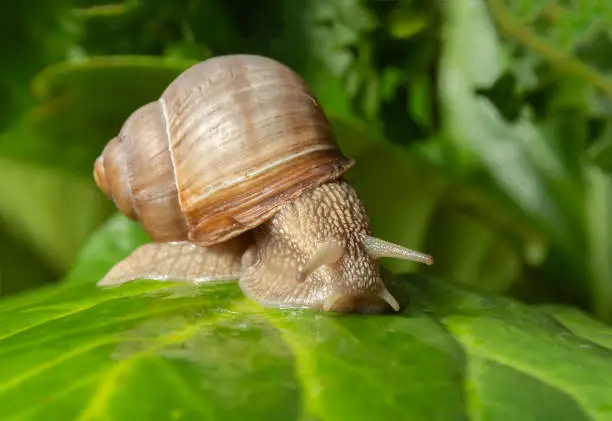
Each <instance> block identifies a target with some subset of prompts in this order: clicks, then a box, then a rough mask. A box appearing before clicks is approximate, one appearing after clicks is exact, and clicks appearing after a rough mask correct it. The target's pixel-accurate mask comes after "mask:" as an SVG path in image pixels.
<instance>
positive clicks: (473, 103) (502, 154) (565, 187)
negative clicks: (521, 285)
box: [439, 0, 587, 296]
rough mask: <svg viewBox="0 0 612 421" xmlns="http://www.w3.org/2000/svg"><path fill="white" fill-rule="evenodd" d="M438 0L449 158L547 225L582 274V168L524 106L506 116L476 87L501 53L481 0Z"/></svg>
mask: <svg viewBox="0 0 612 421" xmlns="http://www.w3.org/2000/svg"><path fill="white" fill-rule="evenodd" d="M444 5H445V7H446V10H445V14H446V19H447V21H446V32H445V43H444V47H443V52H442V58H441V69H440V76H439V77H440V86H441V87H440V98H441V99H443V101H442V111H443V118H444V132H445V134H446V137H445V144H444V145H445V148H446V150H447V152H448V155H449V156H452V157H453V159H454V163H453V162H449V164H450V165H453V166H454V167H456V168H457V172H459V173H462V174H464V175H463V176H464V177H466V178H483V175H485V177H486V178H488V179H489V178H490V180H491V181H492V182H491V184H490V187H491V191H492V192H493V193H492V194H495V191H496V190H497V191H499V192H502V194H503V195H504V196H505V197H506V198H507V199H508V204H509V205H510V206H512V207H513V208H514V209H518V210H520V211H521V212H523V213H524V214H525V215H526V216H528V217H529V218H531V219H532V220H533V221H536V222H537V224H538V225H539V226H540V227H541V228H542V229H543V230H544V231H545V232H546V233H547V236H548V237H549V238H550V240H551V245H552V247H553V249H554V250H555V251H556V252H557V254H558V255H559V256H561V259H560V264H561V265H563V268H564V271H565V272H567V273H571V276H572V277H575V278H579V277H582V276H585V272H586V263H585V262H586V256H585V249H586V247H587V246H586V243H585V236H584V227H583V222H584V208H583V206H582V204H583V203H584V195H585V193H584V189H583V185H582V184H581V183H580V180H579V179H578V180H577V176H576V172H575V167H578V169H581V167H580V166H579V159H580V156H579V155H577V154H574V155H572V158H573V162H574V164H575V165H573V166H569V165H565V163H564V158H565V157H566V155H565V154H564V148H563V146H562V145H560V144H559V143H558V142H556V140H557V139H556V138H555V137H554V136H552V135H551V134H550V133H549V132H547V131H546V130H545V128H543V127H540V126H537V125H535V124H534V122H533V116H532V115H531V112H530V110H529V109H528V108H527V107H523V109H522V110H521V112H520V114H519V117H518V118H517V120H516V121H514V122H511V121H508V120H506V119H504V117H503V116H502V115H501V113H500V111H499V110H498V109H497V108H496V107H495V105H494V104H493V103H492V102H491V101H490V100H489V99H488V98H486V97H484V96H481V95H479V94H478V90H480V89H486V88H490V87H492V86H493V84H494V83H495V82H496V81H497V80H498V79H499V78H500V77H502V75H503V74H504V72H505V70H506V68H507V57H506V56H505V55H504V51H503V49H502V46H501V44H500V42H499V40H498V36H497V34H496V32H495V29H494V26H493V23H492V22H491V20H490V19H489V16H488V12H487V9H486V5H485V1H484V0H480V1H468V0H458V1H454V2H445V3H444ZM475 45H477V46H478V48H474V46H475ZM483 170H484V171H483ZM568 288H570V289H571V291H572V294H574V295H582V296H584V295H586V291H585V289H584V284H583V283H580V282H572V284H571V285H569V286H568Z"/></svg>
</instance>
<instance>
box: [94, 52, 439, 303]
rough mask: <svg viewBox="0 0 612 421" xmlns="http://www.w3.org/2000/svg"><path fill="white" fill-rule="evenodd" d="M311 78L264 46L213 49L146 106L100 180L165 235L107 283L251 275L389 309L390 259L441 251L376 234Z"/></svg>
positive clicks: (298, 297) (274, 296) (98, 170)
mask: <svg viewBox="0 0 612 421" xmlns="http://www.w3.org/2000/svg"><path fill="white" fill-rule="evenodd" d="M353 165H354V161H353V160H352V159H349V158H347V157H345V156H343V155H342V153H341V151H340V150H339V147H338V146H337V144H336V142H335V140H334V136H333V133H332V130H331V127H330V125H329V123H328V121H327V119H326V116H325V114H324V112H323V111H322V110H321V108H320V106H319V105H318V102H317V100H316V99H315V98H314V96H313V95H312V93H311V92H310V90H309V88H308V87H307V86H306V84H305V82H304V81H303V80H302V78H301V77H300V76H299V75H297V74H296V73H295V72H293V71H292V70H291V69H289V68H288V67H287V66H285V65H283V64H281V63H279V62H277V61H275V60H272V59H269V58H266V57H261V56H254V55H229V56H220V57H215V58H211V59H208V60H206V61H203V62H201V63H198V64H196V65H194V66H192V67H191V68H189V69H187V70H186V71H185V72H183V73H182V74H181V75H180V76H179V77H177V78H176V79H175V80H174V81H173V82H172V83H171V84H170V85H169V86H168V87H167V89H166V90H165V91H164V92H163V94H162V95H161V96H160V98H159V99H158V100H157V101H154V102H152V103H149V104H146V105H144V106H142V107H140V108H139V109H137V110H136V111H135V112H134V113H132V115H130V116H129V118H128V119H127V120H126V122H125V123H124V125H123V127H122V128H121V131H120V133H119V135H118V136H117V137H115V138H113V139H111V140H110V141H109V143H108V144H107V145H106V147H105V148H104V151H103V152H102V154H101V155H100V157H98V159H97V160H96V163H95V166H94V178H95V181H96V184H97V185H98V187H99V188H100V189H101V190H102V191H104V192H105V193H106V194H107V196H108V197H109V198H111V199H112V200H113V201H114V203H115V205H116V206H117V208H118V209H119V210H120V211H121V212H122V213H123V214H125V215H126V216H128V217H130V218H132V219H133V220H137V221H139V222H140V223H141V225H142V226H143V228H144V229H145V231H146V232H147V233H148V235H149V236H150V238H151V240H152V242H151V243H148V244H145V245H143V246H141V247H139V248H137V249H136V250H134V252H132V254H130V255H129V256H128V257H126V258H125V259H124V260H122V261H120V262H119V263H117V264H116V265H115V266H114V267H113V268H112V269H111V270H110V271H109V272H108V273H107V274H106V276H105V277H104V278H103V279H102V280H101V281H100V282H99V283H98V284H99V285H112V284H121V283H124V282H128V281H132V280H136V279H153V280H172V281H185V282H212V281H235V280H238V282H239V285H240V287H241V289H242V291H243V292H244V293H245V295H247V296H248V297H249V298H251V299H253V300H254V301H257V302H259V303H261V304H262V305H264V306H266V307H306V308H317V309H322V310H326V311H368V312H382V311H385V310H386V309H388V308H389V307H391V308H393V309H395V310H398V309H399V304H398V302H397V301H396V300H395V298H394V297H393V296H392V295H391V294H390V293H389V291H388V290H387V288H386V287H385V285H384V283H383V280H382V278H381V276H380V271H379V267H378V262H377V259H379V258H380V257H395V258H402V259H411V260H416V261H420V262H423V263H427V264H431V263H432V259H431V257H430V256H428V255H425V254H422V253H419V252H416V251H414V250H410V249H407V248H404V247H401V246H399V245H395V244H392V243H389V242H386V241H384V240H380V239H377V238H375V237H372V235H371V233H370V228H369V220H368V217H367V213H366V210H365V208H364V206H363V204H362V202H361V200H360V199H359V197H358V195H357V193H356V191H355V190H354V189H353V188H352V186H351V185H350V184H349V183H348V182H346V181H345V180H344V179H343V177H342V176H343V174H345V173H346V172H347V171H348V170H349V169H350V168H351V167H352V166H353Z"/></svg>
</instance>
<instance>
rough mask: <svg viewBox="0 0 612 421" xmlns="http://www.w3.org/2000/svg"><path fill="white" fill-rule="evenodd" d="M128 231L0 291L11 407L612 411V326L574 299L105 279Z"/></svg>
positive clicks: (165, 416) (92, 411)
mask: <svg viewBox="0 0 612 421" xmlns="http://www.w3.org/2000/svg"><path fill="white" fill-rule="evenodd" d="M122 229H123V230H124V232H123V234H124V235H128V236H131V237H132V238H136V237H138V236H140V235H141V231H140V230H139V228H138V226H137V225H136V224H127V225H124V226H123V228H122ZM119 233H120V232H119V231H118V226H115V227H114V228H112V229H109V230H108V231H105V232H102V233H100V234H99V235H98V236H97V237H95V238H94V239H93V240H92V243H91V244H90V245H89V251H88V252H87V253H84V255H83V258H82V260H81V262H80V263H79V265H80V267H81V268H80V269H79V273H78V275H77V274H76V272H75V273H73V274H72V276H78V277H82V279H81V280H79V281H77V280H76V279H73V282H67V283H64V284H62V285H60V286H58V287H55V288H47V289H43V290H40V291H38V292H37V293H32V294H24V295H22V296H17V297H13V298H12V299H9V300H5V301H4V302H2V303H0V318H1V319H2V325H1V327H0V372H1V373H2V377H1V379H0V418H1V419H3V420H47V419H80V420H92V419H97V420H123V419H128V418H136V419H158V420H173V419H182V420H201V419H246V418H247V417H252V418H253V419H262V420H276V419H278V420H293V419H296V420H374V419H394V420H399V419H410V420H414V421H419V420H426V421H431V420H440V421H443V420H468V419H470V420H471V419H474V420H476V419H478V420H481V419H495V420H524V419H530V420H551V419H554V420H559V421H562V420H569V421H580V420H610V419H612V412H611V409H610V390H611V389H612V376H611V374H612V349H611V348H610V346H611V345H612V344H611V343H610V341H609V338H610V337H611V335H612V329H611V328H610V327H608V326H605V325H603V324H601V323H599V322H597V321H595V320H592V319H589V318H588V317H587V316H586V315H584V314H581V313H577V312H576V311H575V310H572V309H564V308H557V307H555V308H553V309H552V310H551V312H550V314H549V313H547V310H545V309H537V308H531V307H529V306H526V305H524V304H521V303H518V302H515V301H512V300H508V299H504V298H499V297H494V296H481V295H478V294H475V293H474V292H470V291H468V290H465V289H462V288H460V287H458V286H456V285H454V284H452V283H447V282H444V281H441V280H439V279H430V278H423V277H416V276H401V277H397V278H395V280H394V282H395V288H396V289H397V290H398V291H400V292H401V293H400V294H398V296H400V297H402V301H403V302H404V303H407V304H408V306H407V309H406V310H405V311H404V312H402V313H401V314H395V315H386V316H382V315H381V316H360V315H336V314H324V313H321V312H317V311H308V310H300V311H294V310H270V309H263V308H261V307H260V306H258V305H257V304H255V303H253V302H251V301H249V300H247V299H245V298H244V296H243V295H242V293H241V292H240V290H239V288H238V287H237V285H236V284H217V285H213V284H209V285H201V286H194V285H185V284H173V283H165V282H147V281H141V282H135V283H132V284H126V285H124V286H121V287H117V288H112V289H108V290H101V289H98V288H96V287H95V286H94V285H93V282H94V281H95V280H96V279H97V278H98V277H99V274H100V273H103V271H104V270H106V269H108V268H109V267H110V266H111V265H112V264H113V263H114V262H115V261H116V260H117V258H118V256H119V255H123V254H125V253H127V252H129V250H130V249H132V248H133V247H135V244H136V243H134V244H131V245H129V244H127V243H126V244H124V245H123V246H120V247H118V248H114V249H113V248H112V247H109V244H110V243H112V242H113V241H112V238H116V237H117V235H118V234H119ZM88 265H89V268H90V271H89V272H87V271H86V270H84V269H85V268H87V267H88ZM554 317H558V320H557V319H555V318H554ZM564 323H567V327H565V326H564Z"/></svg>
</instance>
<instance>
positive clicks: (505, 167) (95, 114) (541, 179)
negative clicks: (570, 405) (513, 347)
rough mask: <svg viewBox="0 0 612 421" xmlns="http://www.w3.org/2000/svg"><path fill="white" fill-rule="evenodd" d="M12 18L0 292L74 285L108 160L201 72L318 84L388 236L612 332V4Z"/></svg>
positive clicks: (349, 3)
mask: <svg viewBox="0 0 612 421" xmlns="http://www.w3.org/2000/svg"><path fill="white" fill-rule="evenodd" d="M7 8H8V9H7V10H5V13H4V14H3V15H2V16H3V17H2V18H0V21H1V23H2V24H1V25H0V28H1V29H0V49H1V51H2V53H3V57H5V59H4V61H3V66H0V110H1V111H2V113H0V129H1V132H0V239H1V240H0V244H1V248H0V250H2V253H1V254H0V294H8V293H13V292H16V291H19V290H23V289H26V288H32V287H35V286H38V285H41V284H43V283H47V282H53V281H55V280H58V279H61V278H62V277H63V276H64V275H65V274H66V272H67V270H68V269H69V268H70V267H71V266H72V264H73V263H74V262H75V259H76V256H77V255H78V253H79V251H80V249H81V248H82V246H83V245H84V243H85V241H86V239H87V237H88V236H89V235H90V234H91V232H92V231H93V230H94V229H95V228H96V227H98V226H99V225H100V223H102V222H103V221H105V220H106V218H107V217H108V216H110V215H111V214H112V213H113V212H114V209H113V208H112V206H111V204H110V203H109V201H108V200H106V199H105V198H104V197H103V196H102V194H101V193H100V192H99V191H97V190H96V188H95V186H94V184H93V179H92V177H91V172H92V167H93V161H94V160H95V158H96V156H97V155H98V154H99V153H100V152H101V150H102V148H103V147H104V144H105V143H106V141H108V139H110V138H111V137H112V136H113V135H115V134H116V133H117V131H118V130H119V128H120V126H121V124H122V122H123V121H124V120H125V118H126V117H127V116H128V115H129V114H130V113H131V112H132V111H133V110H134V109H135V108H136V107H138V106H140V105H142V104H144V103H146V102H148V101H151V100H154V99H155V98H157V97H158V96H159V94H160V93H161V91H162V89H163V88H164V86H165V85H166V84H167V83H169V82H170V81H171V80H172V79H173V78H174V77H175V76H176V75H178V74H179V73H180V72H181V71H182V70H184V69H185V68H187V67H188V66H189V65H191V64H193V63H194V62H196V61H199V60H203V59H206V58H208V57H210V56H212V55H220V54H229V53H256V54H263V55H267V56H270V57H273V58H276V59H279V60H281V61H283V62H285V63H286V64H288V65H290V66H291V67H293V68H294V69H295V70H297V71H298V72H299V73H300V74H301V75H302V76H303V77H304V78H305V79H306V80H307V82H308V83H309V84H310V85H311V86H312V88H313V90H314V92H315V93H316V95H317V96H318V98H319V99H320V101H321V103H322V104H323V107H324V108H325V110H326V112H328V113H329V116H330V119H331V121H332V122H333V124H334V128H335V130H336V133H337V135H338V141H339V142H340V144H341V146H342V148H343V150H344V151H345V152H346V154H347V155H350V156H352V157H355V158H356V159H357V166H356V167H355V170H353V171H351V173H350V174H349V178H350V179H351V181H353V182H354V183H355V185H356V187H357V188H358V190H359V192H360V194H362V196H363V197H364V201H365V202H366V206H367V207H368V209H369V210H370V214H371V218H372V225H373V229H374V231H375V232H377V234H379V235H380V236H383V237H385V238H388V239H389V240H392V241H398V242H401V243H402V244H404V245H406V246H409V247H415V248H419V249H421V250H423V251H427V252H430V253H432V254H434V255H435V258H436V264H435V265H434V266H433V267H430V268H423V267H416V266H414V265H411V264H408V263H405V262H385V263H386V265H387V267H388V268H389V269H391V270H392V271H395V272H403V271H408V270H420V271H427V272H429V273H431V274H433V275H437V276H440V277H442V278H444V279H448V280H449V281H450V280H453V281H457V282H461V283H465V284H468V285H470V286H472V287H475V288H479V289H483V290H488V291H494V292H499V293H503V294H509V295H513V296H515V297H518V298H520V299H523V300H526V301H529V302H539V301H548V302H558V303H570V304H574V305H578V306H581V307H583V308H585V309H587V310H589V311H592V312H593V313H595V314H596V315H597V316H598V317H600V318H602V319H603V320H606V321H610V320H612V239H611V237H612V235H611V234H612V181H611V178H610V171H611V170H612V107H611V102H610V98H611V95H612V79H610V78H609V77H608V74H609V72H610V70H611V69H612V60H611V59H610V57H611V55H610V50H611V49H612V39H611V36H612V31H611V30H610V29H609V28H611V27H612V25H611V24H612V5H606V3H605V2H596V1H584V2H569V1H561V0H558V1H551V0H537V1H532V0H530V1H527V0H521V1H509V0H488V1H487V0H470V1H468V0H456V1H431V0H422V1H418V0H397V1H369V2H368V1H365V0H333V1H331V0H301V1H298V0H293V1H288V0H262V1H259V2H257V3H256V4H255V3H253V4H251V3H248V4H247V3H245V2H243V1H238V0H227V1H220V0H208V1H204V0H202V1H174V2H171V1H167V0H151V1H147V2H144V1H137V0H128V1H126V2H124V3H109V4H107V3H103V2H100V1H92V0H80V1H76V0H75V1H68V0H61V1H53V2H51V1H48V0H28V1H25V2H21V3H19V4H17V3H16V2H12V3H11V4H10V5H7Z"/></svg>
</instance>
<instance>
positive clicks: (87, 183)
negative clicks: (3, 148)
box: [0, 157, 114, 283]
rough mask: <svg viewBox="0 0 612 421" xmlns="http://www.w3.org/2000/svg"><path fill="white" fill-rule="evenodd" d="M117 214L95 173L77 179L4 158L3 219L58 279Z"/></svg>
mask: <svg viewBox="0 0 612 421" xmlns="http://www.w3.org/2000/svg"><path fill="white" fill-rule="evenodd" d="M113 210H114V206H113V205H112V202H110V201H109V200H108V199H107V198H106V196H104V194H103V193H102V192H101V191H100V190H98V188H97V187H96V186H95V184H94V182H93V177H92V176H91V172H90V173H89V174H87V177H83V176H75V175H74V174H67V173H64V172H62V171H58V170H57V169H54V168H45V167H39V166H37V165H33V164H31V163H23V162H18V161H15V160H10V159H6V158H3V157H0V219H2V220H3V221H4V222H5V223H6V225H7V226H10V227H11V228H12V229H14V231H15V233H16V234H15V235H18V236H19V237H20V238H21V240H22V242H23V243H24V245H27V246H28V247H31V248H32V251H31V252H32V253H34V254H35V255H38V256H39V257H40V258H41V259H42V260H43V261H44V262H45V264H46V265H48V266H49V267H50V268H53V270H55V271H56V272H58V273H63V272H64V271H66V270H67V269H68V268H69V267H70V266H72V264H73V263H74V260H75V258H76V256H77V254H78V252H79V250H80V249H81V248H82V247H83V245H84V243H85V241H86V240H87V238H88V237H89V236H90V234H91V232H92V231H93V230H94V229H96V228H97V227H98V226H99V225H100V224H101V223H102V222H103V221H104V220H105V219H106V218H107V217H108V216H109V215H110V214H111V212H113ZM17 263H18V262H14V264H17ZM5 281H6V282H10V283H29V282H30V281H29V280H26V279H17V278H11V279H7V280H5Z"/></svg>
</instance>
